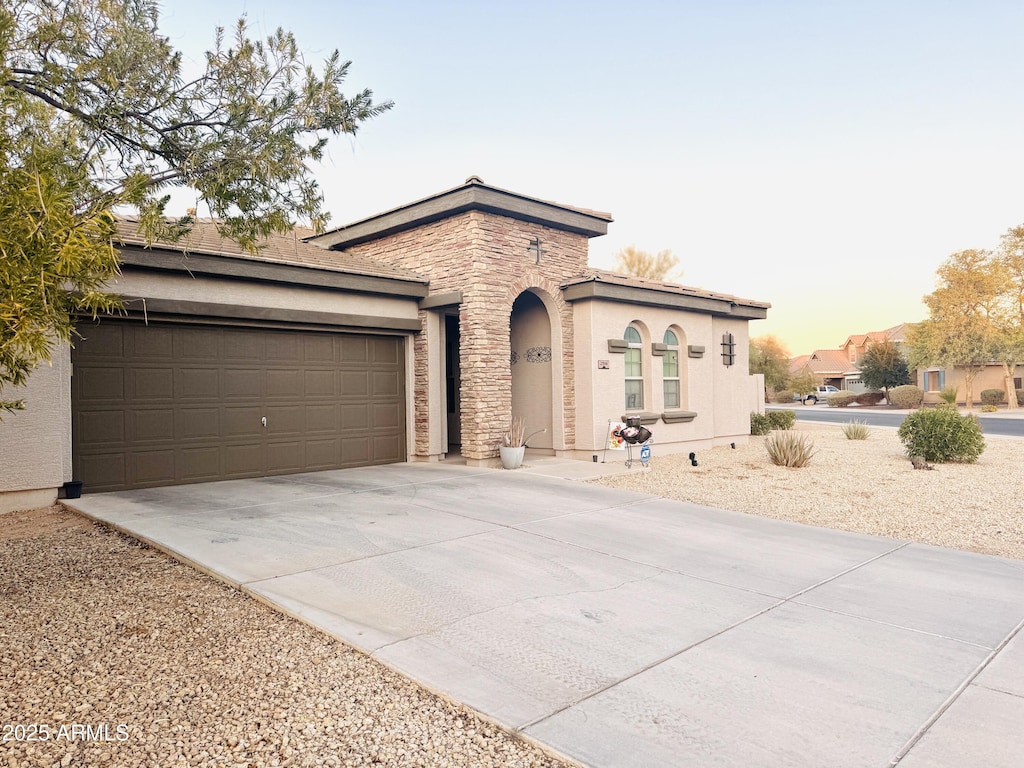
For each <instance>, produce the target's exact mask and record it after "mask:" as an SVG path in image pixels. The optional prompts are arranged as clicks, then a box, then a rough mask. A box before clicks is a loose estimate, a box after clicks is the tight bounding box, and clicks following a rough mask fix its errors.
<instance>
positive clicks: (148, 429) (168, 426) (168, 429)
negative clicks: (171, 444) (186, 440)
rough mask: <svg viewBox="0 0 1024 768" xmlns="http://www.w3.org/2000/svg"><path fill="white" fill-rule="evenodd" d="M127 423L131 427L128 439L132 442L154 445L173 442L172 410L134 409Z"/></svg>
mask: <svg viewBox="0 0 1024 768" xmlns="http://www.w3.org/2000/svg"><path fill="white" fill-rule="evenodd" d="M128 423H129V424H130V425H131V428H130V429H129V431H128V439H129V440H130V441H132V442H136V443H154V442H168V441H173V440H174V437H175V432H174V409H173V408H160V409H141V408H136V409H134V410H133V411H132V412H131V418H130V419H129V420H128Z"/></svg>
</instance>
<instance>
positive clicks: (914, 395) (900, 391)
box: [889, 384, 924, 408]
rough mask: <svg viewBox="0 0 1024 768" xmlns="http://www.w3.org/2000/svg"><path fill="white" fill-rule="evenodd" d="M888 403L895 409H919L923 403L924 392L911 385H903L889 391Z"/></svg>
mask: <svg viewBox="0 0 1024 768" xmlns="http://www.w3.org/2000/svg"><path fill="white" fill-rule="evenodd" d="M889 401H890V402H891V403H892V404H893V405H895V406H896V407H897V408H920V407H921V403H923V402H924V390H923V389H921V388H920V387H915V386H914V385H913V384H904V385H903V386H902V387H896V388H895V389H891V390H889Z"/></svg>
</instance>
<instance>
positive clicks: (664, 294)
mask: <svg viewBox="0 0 1024 768" xmlns="http://www.w3.org/2000/svg"><path fill="white" fill-rule="evenodd" d="M562 296H563V297H564V298H565V300H566V301H615V302H622V303H625V304H639V305H641V306H646V307H666V308H669V309H683V310H689V311H693V312H704V313H705V314H709V315H714V316H716V317H732V318H736V319H737V320H763V319H764V318H766V317H768V308H767V307H763V306H757V305H754V304H742V303H739V302H736V301H732V300H730V299H718V298H714V297H711V296H693V295H688V294H682V293H671V292H669V291H655V290H651V289H650V288H638V287H634V286H629V285H615V284H613V283H605V282H597V281H588V282H584V283H574V284H573V285H569V286H566V287H565V288H563V289H562Z"/></svg>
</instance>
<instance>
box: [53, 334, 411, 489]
mask: <svg viewBox="0 0 1024 768" xmlns="http://www.w3.org/2000/svg"><path fill="white" fill-rule="evenodd" d="M82 336H83V340H82V341H81V343H80V344H79V345H77V346H76V347H75V349H74V350H73V351H72V362H73V363H74V366H73V371H74V376H73V379H72V409H73V419H72V424H73V437H72V450H73V460H74V465H75V466H74V472H75V475H76V476H77V477H80V478H81V479H82V480H83V482H84V484H85V490H86V492H90V493H91V492H96V491H101V490H104V491H105V490H120V489H125V488H138V487H150V486H156V485H170V484H176V483H189V482H203V481H209V480H217V479H229V478H243V477H259V476H263V475H270V474H282V473H290V472H306V471H315V470H325V469H335V468H340V467H355V466H365V465H368V464H375V463H385V462H394V461H403V460H404V459H405V445H406V433H405V429H406V424H405V394H404V386H405V384H404V372H403V367H404V343H403V341H402V340H401V339H398V338H395V337H375V336H372V335H357V334H339V333H317V332H306V331H302V332H292V331H278V330H269V329H257V328H238V327H215V326H201V325H186V324H178V325H175V324H173V323H159V322H156V323H150V324H148V325H143V324H142V323H136V322H133V321H130V320H112V321H103V322H101V323H100V324H99V325H95V324H91V323H88V324H86V326H85V327H84V328H83V329H82ZM264 417H265V418H266V419H267V424H266V426H264V425H263V422H262V419H263V418H264Z"/></svg>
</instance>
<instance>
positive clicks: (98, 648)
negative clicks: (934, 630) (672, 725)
mask: <svg viewBox="0 0 1024 768" xmlns="http://www.w3.org/2000/svg"><path fill="white" fill-rule="evenodd" d="M796 429H797V430H798V431H800V432H804V433H807V434H809V435H810V436H811V437H812V438H813V440H814V444H815V450H816V453H815V455H814V457H813V459H812V460H811V463H810V464H809V465H808V466H807V467H804V468H801V469H787V468H782V467H776V466H774V465H772V464H771V463H770V462H769V461H768V457H767V453H766V451H765V448H764V438H761V437H752V438H751V439H750V443H749V444H747V445H738V446H737V447H736V448H735V449H733V448H730V447H728V446H724V447H718V448H714V449H711V450H705V451H699V452H698V453H697V460H698V466H696V467H693V466H690V463H689V461H688V459H687V457H686V456H685V455H684V454H680V455H676V456H658V455H657V447H656V446H655V457H654V459H653V461H652V463H651V466H650V467H649V468H648V469H638V468H637V465H634V468H633V470H632V471H630V472H628V473H626V474H623V475H619V476H612V477H607V478H604V479H602V480H600V481H596V482H601V483H603V484H605V485H608V486H613V487H617V488H627V489H631V490H639V491H644V492H648V493H655V494H658V495H661V496H666V497H669V498H675V499H681V500H685V501H691V502H695V503H698V504H706V505H709V506H715V507H721V508H726V509H733V510H738V511H743V512H749V513H753V514H759V515H764V516H768V517H775V518H780V519H785V520H793V521H797V522H801V523H808V524H811V525H818V526H826V527H831V528H839V529H844V530H849V531H858V532H862V533H870V534H878V535H882V536H890V537H894V538H898V539H909V540H913V541H918V542H925V543H930V544H936V545H939V546H944V547H956V548H960V549H969V550H973V551H976V552H984V553H989V554H996V555H1002V556H1005V557H1011V558H1020V559H1024V512H1022V511H1021V501H1020V500H1021V499H1022V498H1024V472H1022V471H1021V469H1020V463H1021V449H1022V448H1024V442H1022V441H1020V440H1014V439H1012V438H1000V437H987V438H986V449H985V452H984V453H983V454H982V456H981V458H980V460H979V461H978V462H977V463H976V464H972V465H956V464H940V465H936V466H935V469H934V470H932V471H927V470H914V469H913V468H912V467H911V464H910V462H909V461H908V460H907V458H906V456H905V455H904V454H903V447H902V445H901V444H900V443H899V441H898V439H897V437H896V432H895V430H894V429H883V428H873V429H872V431H871V434H870V436H869V437H868V439H867V440H863V441H851V440H847V439H846V438H845V437H844V436H843V433H842V430H841V429H840V428H839V427H838V426H833V425H817V424H807V423H798V425H797V427H796ZM0 573H2V574H3V578H2V580H0V598H2V602H0V606H2V608H0V729H2V730H0V765H3V766H10V768H19V767H22V768H23V767H24V766H47V767H52V766H108V765H109V766H118V767H119V768H120V767H121V766H125V767H130V766H147V767H148V766H152V767H153V768H157V767H159V768H164V767H165V766H190V767H191V766H246V767H253V768H254V767H256V766H259V767H261V768H262V766H403V767H404V766H430V767H431V768H434V767H437V768H442V767H444V766H473V767H474V768H476V767H483V766H495V767H497V766H507V767H509V768H515V767H516V766H523V767H530V768H539V767H541V766H546V767H549V768H555V767H557V766H567V765H568V764H567V763H564V762H561V761H559V760H557V759H555V758H553V757H551V756H550V755H548V754H546V753H544V752H543V751H541V750H540V749H538V748H536V747H533V746H532V745H530V744H528V743H526V742H524V741H522V740H520V739H518V738H516V737H513V736H511V735H509V734H507V733H505V732H504V731H502V730H501V729H499V728H497V727H495V726H493V725H491V724H490V723H487V722H485V721H483V720H481V719H480V718H479V717H477V716H476V715H474V714H473V713H471V712H469V711H468V710H466V709H465V708H463V707H460V706H457V705H454V704H451V703H449V702H447V701H446V700H444V699H442V698H440V697H438V696H436V695H434V694H432V693H430V692H428V691H426V690H424V689H422V688H420V687H419V686H417V685H415V684H413V683H411V682H410V681H408V680H406V679H405V678H403V677H402V676H400V675H398V674H396V673H394V672H392V671H391V670H389V669H388V668H386V667H384V666H382V665H380V664H379V663H377V662H376V661H374V660H373V659H371V658H369V657H367V656H365V655H363V654H361V653H359V652H357V651H354V650H352V649H351V648H349V647H348V646H346V645H344V644H343V643H341V642H339V641H335V640H333V639H331V638H329V637H327V636H326V635H324V634H322V633H320V632H318V631H316V630H313V629H311V628H309V627H307V626H305V625H304V624H301V623H299V622H298V621H295V620H292V619H290V618H288V617H286V616H283V615H281V614H279V613H277V612H275V611H274V610H272V609H270V608H268V607H267V606H265V605H263V604H262V603H260V602H258V601H256V600H254V599H251V598H249V597H247V596H246V595H244V594H242V593H240V592H238V591H236V590H234V589H232V588H230V587H228V586H226V585H224V584H222V583H220V582H218V581H216V580H214V579H212V578H210V577H208V576H206V575H204V574H201V573H198V572H197V571H195V570H193V569H191V568H189V567H187V566H185V565H182V564H180V563H179V562H177V561H175V560H173V559H171V558H170V557H168V556H165V555H163V554H162V553H160V552H158V551H156V550H153V549H150V548H148V547H146V546H145V545H142V544H140V543H139V542H137V541H135V540H134V539H131V538H129V537H126V536H123V535H121V534H119V533H116V532H114V531H112V530H110V529H107V528H105V527H103V526H100V525H97V524H94V523H91V522H89V521H88V520H86V519H84V518H82V517H79V516H78V515H75V514H72V513H69V512H67V511H65V510H63V509H62V508H61V507H59V506H55V507H53V508H50V509H43V510H33V511H29V512H17V513H11V514H8V515H4V516H0ZM30 736H31V737H33V740H30Z"/></svg>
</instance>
